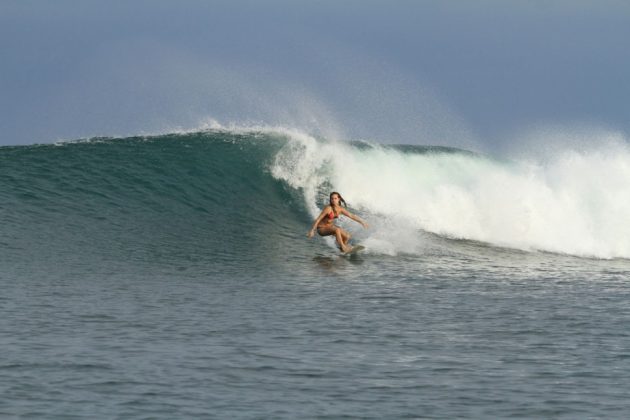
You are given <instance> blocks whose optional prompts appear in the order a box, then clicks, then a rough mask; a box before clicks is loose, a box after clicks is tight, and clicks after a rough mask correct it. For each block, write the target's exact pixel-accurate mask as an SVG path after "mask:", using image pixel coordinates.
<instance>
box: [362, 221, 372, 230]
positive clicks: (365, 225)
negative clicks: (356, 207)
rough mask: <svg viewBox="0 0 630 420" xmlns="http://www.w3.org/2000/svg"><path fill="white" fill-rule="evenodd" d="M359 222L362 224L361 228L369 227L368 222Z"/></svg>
mask: <svg viewBox="0 0 630 420" xmlns="http://www.w3.org/2000/svg"><path fill="white" fill-rule="evenodd" d="M361 224H362V225H363V229H367V228H369V227H370V225H368V224H367V223H365V222H362V223H361Z"/></svg>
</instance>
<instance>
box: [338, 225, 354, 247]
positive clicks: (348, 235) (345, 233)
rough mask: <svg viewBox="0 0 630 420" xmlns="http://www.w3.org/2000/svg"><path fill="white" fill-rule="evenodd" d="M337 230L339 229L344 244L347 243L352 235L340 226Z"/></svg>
mask: <svg viewBox="0 0 630 420" xmlns="http://www.w3.org/2000/svg"><path fill="white" fill-rule="evenodd" d="M339 230H340V231H341V237H342V238H343V243H344V245H348V241H349V240H350V238H352V235H350V234H349V233H348V232H346V231H345V230H343V229H341V228H340V229H339Z"/></svg>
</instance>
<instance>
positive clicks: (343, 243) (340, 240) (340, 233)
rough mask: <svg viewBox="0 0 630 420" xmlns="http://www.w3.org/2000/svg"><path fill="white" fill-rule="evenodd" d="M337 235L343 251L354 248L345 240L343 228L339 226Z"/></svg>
mask: <svg viewBox="0 0 630 420" xmlns="http://www.w3.org/2000/svg"><path fill="white" fill-rule="evenodd" d="M335 236H336V237H337V243H338V244H339V247H340V248H341V250H342V251H343V252H348V251H350V250H351V249H352V248H350V247H349V246H348V245H347V244H346V243H345V242H344V241H343V229H341V228H337V230H336V231H335Z"/></svg>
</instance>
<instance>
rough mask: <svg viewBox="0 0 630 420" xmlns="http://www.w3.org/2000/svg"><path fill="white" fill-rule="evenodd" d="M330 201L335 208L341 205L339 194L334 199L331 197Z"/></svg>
mask: <svg viewBox="0 0 630 420" xmlns="http://www.w3.org/2000/svg"><path fill="white" fill-rule="evenodd" d="M330 200H331V201H332V203H333V204H334V205H335V206H338V205H339V196H338V195H337V194H334V195H333V196H332V197H330Z"/></svg>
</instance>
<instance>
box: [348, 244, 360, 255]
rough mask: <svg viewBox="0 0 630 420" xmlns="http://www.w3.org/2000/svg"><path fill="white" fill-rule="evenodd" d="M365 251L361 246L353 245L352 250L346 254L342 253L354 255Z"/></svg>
mask: <svg viewBox="0 0 630 420" xmlns="http://www.w3.org/2000/svg"><path fill="white" fill-rule="evenodd" d="M364 249H365V247H364V246H363V245H355V246H353V247H352V249H351V250H350V251H348V252H344V255H354V254H356V253H357V252H359V251H363V250H364Z"/></svg>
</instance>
